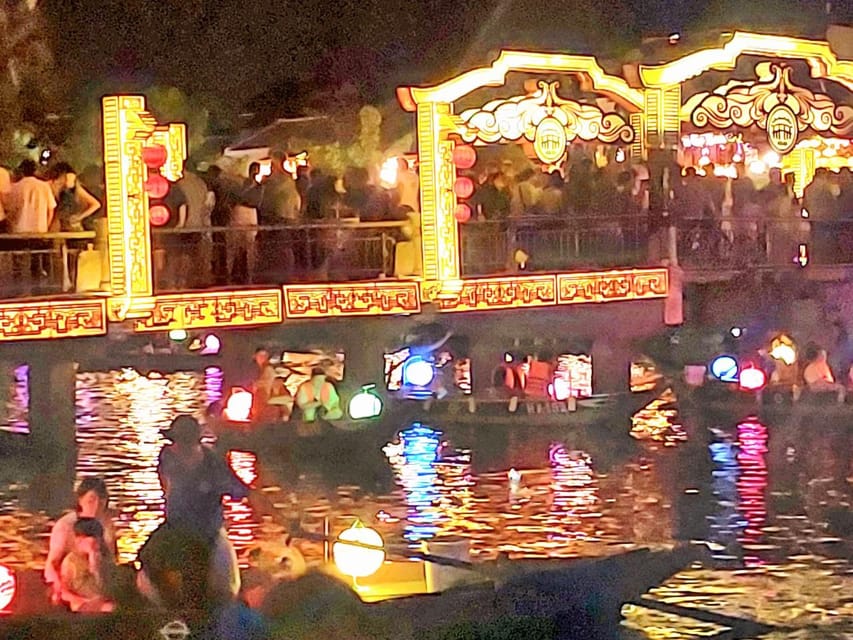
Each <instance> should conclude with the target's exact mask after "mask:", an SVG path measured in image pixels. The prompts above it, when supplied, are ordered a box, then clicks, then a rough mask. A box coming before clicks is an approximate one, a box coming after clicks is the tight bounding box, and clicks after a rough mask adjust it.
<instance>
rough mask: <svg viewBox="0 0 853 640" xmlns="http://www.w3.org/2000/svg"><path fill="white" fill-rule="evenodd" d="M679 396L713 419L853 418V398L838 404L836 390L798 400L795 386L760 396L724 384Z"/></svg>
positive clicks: (683, 404) (683, 403)
mask: <svg viewBox="0 0 853 640" xmlns="http://www.w3.org/2000/svg"><path fill="white" fill-rule="evenodd" d="M676 395H677V397H678V402H679V405H680V406H681V407H683V408H684V409H686V410H688V411H695V412H697V413H701V414H704V415H710V416H726V417H734V418H745V417H747V416H750V415H754V416H756V417H763V418H767V419H769V420H779V419H786V420H787V419H791V418H809V417H819V418H821V419H822V420H828V421H833V420H836V419H839V420H840V419H849V418H853V397H851V396H848V398H847V400H846V401H845V402H841V403H840V402H838V398H837V394H836V393H835V392H834V391H831V392H826V393H813V392H810V391H808V390H805V391H803V393H802V394H801V395H800V397H799V398H798V399H797V400H794V394H793V390H792V388H791V387H789V386H788V387H786V386H769V387H767V388H765V389H764V390H762V391H761V392H759V393H748V392H744V391H739V390H737V389H734V388H731V387H729V386H728V385H724V384H708V385H703V386H701V387H686V386H680V387H677V388H676Z"/></svg>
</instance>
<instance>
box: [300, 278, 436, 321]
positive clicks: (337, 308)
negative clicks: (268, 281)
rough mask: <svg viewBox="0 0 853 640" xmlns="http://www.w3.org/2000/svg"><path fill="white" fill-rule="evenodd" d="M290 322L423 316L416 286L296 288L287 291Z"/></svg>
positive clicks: (404, 283) (353, 285)
mask: <svg viewBox="0 0 853 640" xmlns="http://www.w3.org/2000/svg"><path fill="white" fill-rule="evenodd" d="M284 301H285V309H286V312H287V317H288V318H324V317H332V316H373V315H388V314H399V313H419V312H420V310H421V301H420V296H419V290H418V284H417V283H416V282H377V283H375V284H335V285H293V286H286V287H284Z"/></svg>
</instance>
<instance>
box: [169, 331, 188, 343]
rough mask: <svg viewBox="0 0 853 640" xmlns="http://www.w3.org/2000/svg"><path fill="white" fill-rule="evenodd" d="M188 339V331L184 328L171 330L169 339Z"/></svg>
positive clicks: (178, 340) (176, 340) (179, 340)
mask: <svg viewBox="0 0 853 640" xmlns="http://www.w3.org/2000/svg"><path fill="white" fill-rule="evenodd" d="M186 339H187V332H186V331H184V330H183V329H172V330H171V331H170V332H169V340H174V341H175V342H183V341H184V340H186Z"/></svg>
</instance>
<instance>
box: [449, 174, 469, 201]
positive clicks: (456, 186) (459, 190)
mask: <svg viewBox="0 0 853 640" xmlns="http://www.w3.org/2000/svg"><path fill="white" fill-rule="evenodd" d="M453 193H455V194H456V197H457V198H463V199H464V198H470V197H471V194H472V193H474V181H473V180H471V178H469V177H468V176H461V177H459V178H456V182H455V183H453Z"/></svg>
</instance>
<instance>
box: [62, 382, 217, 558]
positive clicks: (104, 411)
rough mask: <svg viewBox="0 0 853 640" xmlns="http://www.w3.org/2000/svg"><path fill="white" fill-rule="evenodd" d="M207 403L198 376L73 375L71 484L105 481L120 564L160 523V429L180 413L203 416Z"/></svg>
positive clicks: (161, 506)
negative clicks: (74, 414)
mask: <svg viewBox="0 0 853 640" xmlns="http://www.w3.org/2000/svg"><path fill="white" fill-rule="evenodd" d="M210 401H211V400H210V399H209V398H208V394H207V393H206V389H205V385H204V377H203V376H202V375H200V374H195V373H186V372H178V373H172V374H167V375H162V374H158V373H153V372H152V373H150V374H148V375H141V374H140V373H138V372H137V371H136V370H134V369H123V370H122V371H110V372H106V373H81V374H79V375H78V378H77V441H78V445H79V455H78V463H77V479H78V481H79V480H80V479H81V478H82V477H85V476H91V475H100V476H103V477H104V478H105V479H106V481H107V486H108V487H109V490H110V494H111V501H112V507H113V509H114V510H115V511H116V522H115V524H116V534H117V536H118V541H117V542H118V552H119V562H130V561H133V560H134V559H135V558H136V553H137V551H138V550H139V548H140V547H141V546H142V544H143V543H144V542H145V540H147V538H148V536H149V535H150V534H151V532H152V531H154V530H155V529H156V528H157V527H158V526H159V525H160V523H161V522H162V521H163V491H162V488H161V487H160V480H159V478H158V476H157V457H158V456H159V454H160V449H161V447H162V446H163V443H164V440H163V437H162V434H161V430H162V429H164V428H166V427H167V426H168V425H169V423H170V422H171V420H172V418H173V417H174V416H175V415H176V414H178V413H190V414H194V415H195V416H196V417H199V418H201V417H202V416H203V413H204V409H205V408H206V407H207V405H208V402H210Z"/></svg>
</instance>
